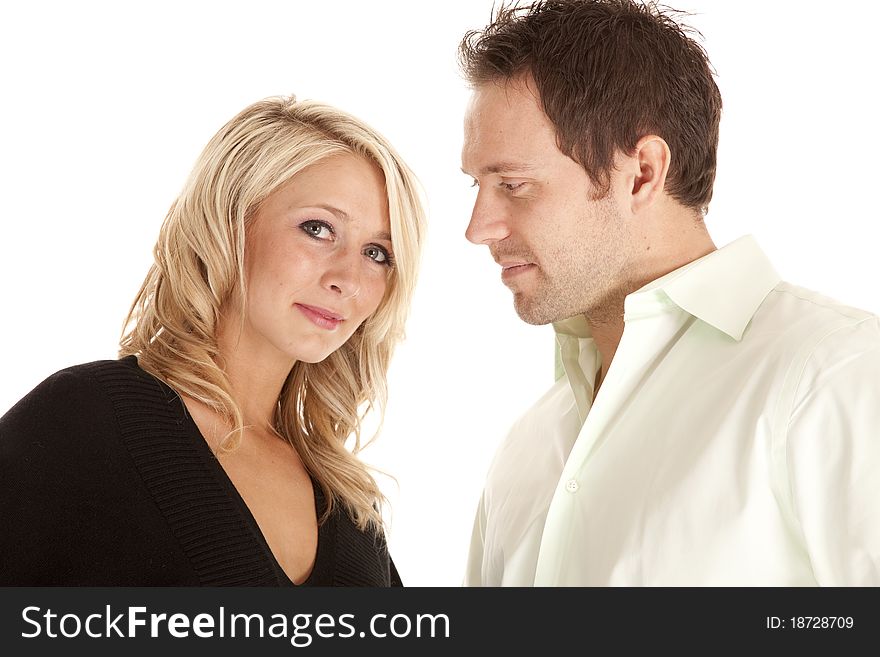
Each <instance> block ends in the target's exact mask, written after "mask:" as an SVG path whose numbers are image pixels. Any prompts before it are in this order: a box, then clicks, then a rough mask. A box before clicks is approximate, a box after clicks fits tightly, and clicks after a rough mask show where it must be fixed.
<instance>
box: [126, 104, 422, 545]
mask: <svg viewBox="0 0 880 657" xmlns="http://www.w3.org/2000/svg"><path fill="white" fill-rule="evenodd" d="M344 153H349V154H356V155H359V156H362V157H364V158H366V159H367V160H368V161H370V162H372V163H375V164H376V165H377V166H378V167H379V169H381V171H382V173H383V174H384V177H385V191H386V194H387V199H388V210H389V217H390V223H391V240H392V245H393V249H394V260H395V265H394V268H393V269H392V271H391V273H390V275H389V280H388V285H387V288H386V291H385V296H384V298H383V300H382V302H381V303H380V305H379V307H378V309H377V310H376V311H375V312H374V313H373V314H372V315H371V316H370V317H369V318H368V319H367V320H366V321H365V322H364V323H363V324H362V325H361V326H360V327H359V328H358V329H357V330H356V331H355V332H354V334H353V335H352V336H351V338H349V339H348V341H346V343H345V344H343V345H342V347H340V348H339V349H338V350H336V351H335V352H333V353H332V354H330V356H329V357H328V358H326V359H325V360H323V361H321V362H319V363H305V362H297V363H296V364H295V365H294V367H293V369H292V370H291V372H290V374H289V376H288V377H287V380H286V381H285V383H284V386H283V388H282V390H281V394H280V396H279V399H278V404H277V411H276V414H275V418H274V427H273V429H274V430H275V431H276V432H277V433H278V434H279V435H280V436H281V437H283V438H284V439H286V440H288V441H289V442H290V443H291V444H292V445H293V447H294V448H295V449H296V450H297V453H298V454H299V456H300V458H301V459H302V462H303V464H304V465H305V467H306V469H307V470H308V471H309V472H310V473H311V475H312V476H313V477H314V478H315V479H316V481H317V482H318V484H319V485H320V486H321V488H322V490H323V492H324V495H325V499H326V500H327V502H328V503H327V508H326V511H325V513H324V515H323V516H322V517H321V521H323V520H324V519H326V517H327V516H328V515H329V514H330V511H331V510H332V508H333V506H334V505H335V504H337V503H341V504H342V505H343V506H344V507H345V508H346V509H347V510H348V512H349V514H350V515H351V517H352V519H353V520H354V521H355V523H356V524H357V525H358V527H360V528H361V529H366V528H367V527H370V526H374V527H375V526H380V525H381V522H382V521H381V515H380V504H381V503H382V501H383V500H384V497H383V495H382V493H381V491H380V490H379V487H378V486H377V484H376V481H375V479H374V478H373V477H372V475H371V474H370V473H369V471H368V470H367V468H366V466H365V465H364V464H363V463H362V462H361V461H360V460H359V459H358V458H357V457H356V454H357V453H358V452H359V451H360V450H361V449H362V447H363V446H365V445H366V443H368V442H369V440H368V441H366V442H365V443H364V444H362V441H361V430H362V423H363V420H364V418H365V416H366V415H367V413H368V412H370V411H371V410H374V409H375V410H376V411H378V413H379V418H380V421H379V426H380V427H381V418H382V417H383V415H384V407H385V402H386V399H387V381H386V373H387V371H388V366H389V363H390V360H391V355H392V352H393V350H394V346H395V345H396V344H397V342H398V341H400V340H401V339H402V338H403V335H404V322H405V320H406V316H407V313H408V310H409V305H410V301H411V299H412V295H413V290H414V287H415V282H416V275H417V270H418V261H419V255H420V251H421V245H422V241H423V238H424V230H425V228H424V221H425V219H424V211H423V209H422V203H421V200H420V195H419V191H418V186H417V184H416V180H415V177H414V175H413V174H412V172H411V171H410V170H409V168H408V167H407V166H406V164H405V163H404V162H403V160H401V158H400V156H399V155H398V154H397V153H396V151H395V150H394V148H393V147H392V146H391V145H390V144H389V143H388V141H387V140H385V138H383V137H382V136H381V135H379V134H378V133H377V132H376V131H374V130H373V129H371V128H370V127H368V126H366V125H365V124H364V123H362V122H361V121H359V120H357V119H356V118H354V117H352V116H350V115H349V114H346V113H344V112H342V111H340V110H337V109H335V108H333V107H330V106H327V105H323V104H320V103H317V102H313V101H303V102H298V101H297V100H296V99H295V98H294V97H290V98H281V97H278V98H267V99H265V100H262V101H259V102H257V103H254V104H253V105H251V106H249V107H247V108H246V109H244V110H243V111H242V112H241V113H239V114H238V115H237V116H236V117H235V118H233V119H232V120H231V121H229V122H228V123H227V124H226V125H225V126H223V128H221V129H220V131H219V132H218V133H217V134H216V135H214V137H213V138H212V139H211V141H210V142H209V143H208V145H207V146H206V147H205V150H204V151H203V152H202V154H201V156H200V157H199V159H198V161H197V162H196V165H195V168H194V169H193V172H192V174H191V175H190V178H189V180H188V182H187V184H186V186H185V187H184V189H183V191H182V193H181V194H180V196H179V197H178V198H177V200H176V201H175V202H174V204H173V205H172V207H171V209H170V210H169V212H168V215H167V216H166V218H165V221H164V223H163V224H162V228H161V231H160V233H159V239H158V241H157V243H156V246H155V249H154V258H155V261H154V264H153V265H152V267H150V270H149V272H148V273H147V277H146V279H145V280H144V283H143V285H142V286H141V289H140V291H139V292H138V294H137V296H136V298H135V300H134V303H133V304H132V307H131V309H130V311H129V313H128V317H127V318H126V321H125V325H124V328H123V336H122V339H121V342H120V352H119V355H120V357H124V356H128V355H131V354H135V355H137V357H138V364H139V365H140V366H141V367H142V368H143V369H144V370H146V371H148V372H151V373H152V374H154V375H156V376H158V377H159V378H161V379H162V380H164V381H165V382H166V383H167V384H168V385H169V386H171V387H172V388H174V389H175V390H176V391H177V392H178V393H181V394H186V395H189V396H190V397H192V398H194V399H197V400H199V401H200V402H202V403H204V404H206V405H208V406H209V407H211V408H212V409H214V410H215V411H216V412H218V413H219V414H220V415H221V416H222V417H223V418H224V420H225V421H226V422H228V423H229V424H230V426H232V427H234V430H233V431H232V432H231V433H230V434H228V435H227V436H226V438H225V439H224V441H223V443H222V445H221V449H220V452H221V453H222V452H228V451H231V450H233V449H235V447H236V446H237V445H238V444H239V442H240V440H241V434H242V431H243V429H244V425H243V418H242V413H241V410H240V409H239V407H238V406H237V405H236V403H235V401H234V400H233V398H232V394H231V386H230V383H229V380H228V379H227V377H226V374H225V373H224V372H223V370H222V369H221V367H220V365H219V364H218V358H219V356H220V353H219V349H218V344H217V336H216V332H217V327H218V322H219V318H220V312H221V307H222V306H223V305H224V303H225V302H226V301H227V299H228V298H229V297H230V295H232V294H239V295H240V303H241V306H240V307H242V308H244V301H245V291H246V281H245V276H244V248H245V231H246V227H247V224H248V221H249V220H250V219H251V217H253V215H254V213H255V212H256V209H257V208H258V206H259V204H260V203H261V202H262V201H263V200H264V199H265V198H266V197H267V196H269V194H271V193H272V192H273V191H274V190H276V189H278V188H279V187H280V186H281V185H283V184H284V183H285V182H286V181H288V180H289V179H290V178H291V177H292V176H294V175H296V174H297V173H298V172H299V171H302V170H303V169H304V168H306V167H307V166H309V165H312V164H315V163H316V162H318V161H320V160H323V159H325V158H327V157H330V156H333V155H338V154H344ZM352 436H353V437H354V444H353V446H352V450H351V451H349V450H348V449H347V448H346V445H345V444H346V442H347V441H348V440H349V438H351V437H352ZM370 440H372V438H371V439H370Z"/></svg>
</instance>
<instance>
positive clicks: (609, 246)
mask: <svg viewBox="0 0 880 657" xmlns="http://www.w3.org/2000/svg"><path fill="white" fill-rule="evenodd" d="M462 170H463V171H464V172H465V173H467V174H468V175H470V176H472V177H473V178H474V184H475V185H478V186H479V192H478V194H477V199H476V202H475V203H474V210H473V214H472V215H471V220H470V224H469V225H468V228H467V232H466V236H467V238H468V239H469V240H470V241H471V242H473V243H474V244H485V245H487V246H488V247H489V250H490V252H491V254H492V257H493V258H494V259H495V261H496V262H497V263H498V264H499V265H501V280H502V281H503V282H504V284H505V285H507V286H508V287H509V288H510V289H511V291H513V299H514V305H515V307H516V311H517V313H518V314H519V316H520V317H521V318H522V319H523V320H524V321H526V322H528V323H529V324H547V323H549V322H554V321H558V320H561V319H565V318H568V317H572V316H574V315H577V314H580V313H585V314H587V316H588V317H589V316H590V315H591V312H596V311H601V309H602V308H604V307H607V306H608V305H609V301H610V300H613V299H614V297H615V295H617V294H618V292H619V290H621V289H624V288H625V287H626V280H625V279H626V276H625V274H626V264H627V262H629V258H630V251H631V248H632V246H631V245H632V240H631V239H630V236H629V234H628V231H627V226H626V222H625V221H624V216H625V215H624V208H625V207H626V203H625V200H626V194H625V190H623V189H621V185H620V184H619V180H618V179H617V178H615V176H614V175H613V172H612V186H611V190H610V192H609V193H608V194H606V195H605V196H604V197H602V198H597V196H598V191H597V188H596V186H595V185H594V184H593V183H592V182H591V181H590V179H589V177H588V176H587V174H586V172H585V171H584V169H583V168H582V167H581V166H580V165H579V164H578V163H576V162H575V161H574V160H572V159H571V158H569V157H568V156H566V155H564V154H563V153H562V152H560V150H559V149H558V147H557V145H556V131H555V129H554V127H553V124H552V123H551V122H550V120H549V119H548V118H547V116H546V115H545V114H544V112H543V110H542V109H541V107H540V104H539V101H538V99H537V92H536V91H534V84H533V83H531V84H529V83H525V82H517V81H512V82H508V83H506V84H504V83H499V84H495V83H487V84H483V85H480V86H478V87H477V88H476V89H475V91H474V94H473V97H472V99H471V103H470V105H469V107H468V110H467V114H466V116H465V135H464V147H463V149H462ZM615 183H618V184H615Z"/></svg>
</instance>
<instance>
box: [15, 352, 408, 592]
mask: <svg viewBox="0 0 880 657" xmlns="http://www.w3.org/2000/svg"><path fill="white" fill-rule="evenodd" d="M315 503H316V507H317V508H316V510H317V513H318V515H319V516H320V514H321V512H322V511H323V508H324V503H325V501H324V498H323V496H322V495H321V491H320V487H318V486H317V485H315ZM280 512H283V511H281V510H280ZM304 584H306V585H313V586H399V585H400V579H399V577H398V575H397V571H396V570H395V568H394V564H393V562H392V561H391V559H390V557H389V555H388V551H387V549H386V546H385V540H384V537H383V536H382V535H381V534H379V533H375V532H362V531H360V530H359V529H358V528H357V527H356V526H355V525H354V523H353V522H352V521H351V519H350V517H349V516H348V514H347V513H346V512H345V511H344V510H343V509H342V508H341V507H340V506H339V505H335V506H334V511H333V513H332V514H331V516H330V518H329V520H328V521H327V522H325V523H324V524H322V525H321V526H320V528H319V530H318V551H317V554H316V560H315V565H314V568H313V569H312V573H311V575H310V576H309V578H308V580H307V581H306V582H305V583H304ZM0 585H7V586H9V585H11V586H23V585H27V586H55V585H67V586H76V585H82V586H292V582H291V581H290V579H289V578H288V577H287V576H286V575H285V573H284V571H283V570H282V569H281V567H280V566H279V565H278V562H277V561H276V560H275V558H274V556H273V555H272V552H271V551H270V550H269V547H268V545H267V543H266V541H265V538H264V537H263V534H262V533H261V531H260V529H259V527H258V525H257V523H256V521H255V520H254V517H253V516H252V515H251V513H250V511H249V510H248V508H247V506H246V505H245V503H244V501H243V500H242V498H241V496H240V495H239V494H238V492H237V491H236V489H235V487H234V486H233V485H232V482H231V481H230V480H229V478H228V477H227V476H226V473H225V472H224V470H223V468H222V467H221V465H220V464H219V463H218V462H217V460H216V458H215V457H214V455H213V454H212V453H211V451H210V449H209V448H208V446H207V444H206V443H205V441H204V439H203V438H202V437H201V434H200V433H199V431H198V428H197V427H196V425H195V423H194V422H193V421H192V419H191V418H190V416H189V414H188V413H186V411H185V407H184V405H183V402H182V401H181V399H180V397H179V396H178V395H177V393H175V392H174V391H173V390H172V389H171V388H169V387H168V386H167V385H165V383H163V382H162V381H160V380H158V379H156V378H155V377H153V376H152V375H150V374H148V373H147V372H145V371H143V370H142V369H140V368H139V367H138V364H137V360H136V358H135V357H134V356H129V357H127V358H123V359H121V360H117V361H97V362H94V363H87V364H85V365H78V366H75V367H71V368H68V369H65V370H62V371H60V372H58V373H56V374H53V375H52V376H50V377H49V378H48V379H46V380H45V381H43V383H41V384H40V385H39V386H37V387H36V388H35V389H34V390H32V391H31V392H30V393H29V394H28V395H27V396H25V397H24V398H23V399H22V400H21V401H19V402H18V403H17V404H16V405H15V406H13V407H12V408H11V409H10V410H9V412H7V413H6V415H4V416H3V417H2V418H0Z"/></svg>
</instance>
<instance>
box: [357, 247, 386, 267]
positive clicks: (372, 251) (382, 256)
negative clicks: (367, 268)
mask: <svg viewBox="0 0 880 657" xmlns="http://www.w3.org/2000/svg"><path fill="white" fill-rule="evenodd" d="M364 255H365V256H367V257H368V258H369V259H370V260H373V261H375V262H378V263H380V264H382V265H388V266H391V263H392V258H391V254H390V253H388V251H386V250H385V249H383V248H382V247H381V246H376V245H375V244H371V245H370V246H368V247H367V248H365V249H364Z"/></svg>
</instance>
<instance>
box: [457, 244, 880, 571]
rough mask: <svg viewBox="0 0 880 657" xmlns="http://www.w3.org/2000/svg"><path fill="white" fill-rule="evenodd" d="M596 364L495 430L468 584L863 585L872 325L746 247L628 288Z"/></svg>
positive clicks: (580, 327) (566, 349) (877, 454)
mask: <svg viewBox="0 0 880 657" xmlns="http://www.w3.org/2000/svg"><path fill="white" fill-rule="evenodd" d="M624 321H625V328H624V331H623V336H622V338H621V341H620V345H619V347H618V349H617V352H616V353H615V355H614V360H613V361H612V363H611V367H610V368H609V370H608V372H607V375H606V378H605V380H604V382H603V383H602V386H601V389H600V390H599V392H598V394H597V395H596V398H595V400H593V385H594V382H595V380H596V373H597V371H598V370H599V366H600V355H599V352H598V350H597V349H596V345H595V343H594V341H593V340H592V338H591V337H590V332H589V329H588V327H587V324H586V322H585V321H584V319H583V317H575V318H572V319H569V320H565V321H563V322H558V323H556V324H554V328H555V329H556V333H557V341H558V344H559V349H560V355H561V360H562V365H563V367H564V371H565V374H564V376H562V377H561V378H560V379H559V380H558V381H557V382H556V383H555V385H553V386H552V387H551V388H550V390H549V391H548V392H547V393H546V394H545V395H544V396H543V397H542V398H541V399H540V400H539V401H538V402H537V403H536V404H535V405H534V406H533V407H532V408H531V409H530V410H529V411H528V412H527V413H526V414H525V415H524V416H522V417H521V418H520V419H519V420H518V421H517V422H516V423H515V424H514V425H513V427H512V429H511V430H510V433H509V435H508V436H507V439H506V440H505V441H504V442H503V444H502V445H501V447H500V448H499V450H498V452H497V454H496V456H495V458H494V460H493V463H492V466H491V467H490V470H489V474H488V478H487V483H486V487H485V489H484V491H483V495H482V498H481V500H480V504H479V509H478V511H477V517H476V521H475V523H474V531H473V537H472V542H471V549H470V556H469V560H468V571H467V574H466V577H465V584H467V585H472V586H479V585H483V586H532V585H536V586H609V585H610V586H618V585H620V586H641V585H649V586H654V585H660V586H678V585H698V586H701V585H721V586H727V585H733V586H737V585H756V586H810V585H817V584H818V585H836V586H845V585H878V584H880V319H878V317H877V316H875V315H872V314H870V313H867V312H864V311H861V310H856V309H854V308H849V307H846V306H843V305H841V304H839V303H837V302H835V301H833V300H831V299H828V298H826V297H823V296H821V295H819V294H816V293H815V292H810V291H808V290H805V289H802V288H799V287H796V286H794V285H790V284H788V283H785V282H782V281H780V279H779V276H778V275H777V274H776V272H775V271H774V269H773V267H772V266H771V264H770V263H769V262H768V260H767V258H766V257H765V256H764V254H763V253H762V252H761V250H760V248H759V247H758V245H757V244H756V243H755V241H754V240H753V239H752V238H751V237H743V238H741V239H739V240H737V241H735V242H733V243H732V244H729V245H728V246H726V247H724V248H722V249H719V250H718V251H715V252H713V253H711V254H709V255H707V256H705V257H703V258H700V259H699V260H696V261H694V262H691V263H689V264H688V265H685V266H684V267H681V268H679V269H677V270H675V271H673V272H671V273H669V274H667V275H666V276H663V277H662V278H660V279H658V280H656V281H654V282H653V283H650V284H649V285H646V286H645V287H643V288H642V289H640V290H638V291H637V292H634V293H633V294H630V295H629V296H628V297H627V298H626V300H625V312H624Z"/></svg>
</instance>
